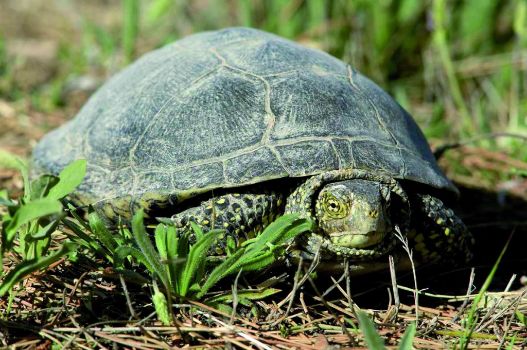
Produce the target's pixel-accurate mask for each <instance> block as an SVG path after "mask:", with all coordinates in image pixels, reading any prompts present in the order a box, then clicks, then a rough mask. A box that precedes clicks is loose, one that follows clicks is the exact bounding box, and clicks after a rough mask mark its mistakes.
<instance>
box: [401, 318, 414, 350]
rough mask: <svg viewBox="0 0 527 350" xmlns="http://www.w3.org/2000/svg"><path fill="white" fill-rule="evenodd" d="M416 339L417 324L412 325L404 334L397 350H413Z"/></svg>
mask: <svg viewBox="0 0 527 350" xmlns="http://www.w3.org/2000/svg"><path fill="white" fill-rule="evenodd" d="M414 337H415V323H410V325H409V326H408V328H406V331H405V332H404V334H403V337H402V338H401V342H400V343H399V347H398V348H397V349H399V350H412V349H413V348H414V347H413V342H414Z"/></svg>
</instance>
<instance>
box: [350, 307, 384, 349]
mask: <svg viewBox="0 0 527 350" xmlns="http://www.w3.org/2000/svg"><path fill="white" fill-rule="evenodd" d="M357 316H358V318H359V327H360V329H361V331H362V335H363V336H364V340H365V341H366V345H367V346H368V349H370V350H383V349H385V347H384V341H383V340H382V338H381V336H380V335H379V333H377V330H376V329H375V325H374V324H373V322H372V320H370V318H369V317H368V315H367V314H366V313H365V312H364V311H359V312H358V313H357Z"/></svg>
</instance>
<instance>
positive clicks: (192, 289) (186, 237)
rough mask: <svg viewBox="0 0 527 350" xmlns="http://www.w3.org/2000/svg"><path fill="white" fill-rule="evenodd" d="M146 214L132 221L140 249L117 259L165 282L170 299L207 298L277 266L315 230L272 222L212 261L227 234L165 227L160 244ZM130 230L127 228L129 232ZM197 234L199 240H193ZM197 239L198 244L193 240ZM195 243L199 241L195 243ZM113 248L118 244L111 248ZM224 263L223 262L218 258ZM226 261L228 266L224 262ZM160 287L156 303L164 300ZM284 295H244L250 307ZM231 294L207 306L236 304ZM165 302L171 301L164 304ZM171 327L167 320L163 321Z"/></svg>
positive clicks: (123, 249) (293, 219)
mask: <svg viewBox="0 0 527 350" xmlns="http://www.w3.org/2000/svg"><path fill="white" fill-rule="evenodd" d="M143 219H144V214H143V212H142V211H138V212H137V213H136V214H135V215H134V218H133V221H132V237H133V241H134V245H133V246H132V245H124V246H119V247H118V248H117V249H116V250H115V255H114V257H113V259H114V261H115V264H116V266H117V267H121V268H122V267H124V259H125V258H127V257H133V258H134V259H137V261H138V262H139V263H141V264H142V265H143V266H144V267H145V268H146V269H147V270H148V271H149V272H150V273H151V274H152V275H153V276H154V277H155V279H156V280H157V281H159V282H160V283H161V284H162V286H163V288H162V290H163V291H164V292H165V293H166V294H167V297H168V299H169V300H170V298H171V297H172V296H175V297H177V298H190V299H202V298H203V297H204V296H205V295H206V294H207V292H208V291H209V290H210V289H211V288H212V287H214V286H215V285H216V284H217V283H218V282H219V281H221V280H222V279H224V278H225V277H227V276H229V275H234V274H237V273H239V272H240V271H244V272H247V271H254V270H260V269H262V268H265V267H267V266H269V265H271V264H272V263H274V262H275V261H276V260H277V259H278V258H279V257H280V256H281V255H283V253H284V251H285V247H286V244H287V243H288V242H290V241H291V240H292V239H293V238H294V237H296V236H297V235H299V234H302V233H304V232H307V231H309V230H311V229H312V222H311V221H309V220H307V219H301V218H299V217H298V216H297V215H294V214H289V215H284V216H282V217H280V218H278V219H277V220H276V221H275V222H273V223H271V224H270V225H269V226H268V227H267V228H266V229H265V230H264V231H263V232H262V233H261V234H260V235H258V236H257V237H255V238H253V239H251V240H249V241H246V242H244V243H243V244H242V245H241V246H240V247H234V246H233V244H232V241H230V240H229V239H227V242H231V243H229V244H228V246H230V247H227V252H226V256H225V257H223V259H222V258H221V257H212V258H207V253H208V252H209V251H210V250H211V248H212V247H213V246H214V244H216V243H217V241H218V239H219V238H220V237H223V236H224V232H223V231H221V230H212V231H210V232H207V233H203V231H202V230H201V228H200V227H199V226H197V225H195V224H192V229H193V232H192V233H188V232H187V233H183V234H180V233H178V232H177V230H176V229H175V227H173V226H170V225H166V224H164V223H161V224H159V225H157V227H156V229H155V232H154V235H155V239H154V243H152V241H151V239H150V237H149V236H148V234H147V232H146V229H145V226H144V224H143ZM124 230H125V231H126V229H124ZM191 235H193V237H191ZM191 238H192V239H191ZM191 241H194V242H193V243H191ZM110 244H112V243H110ZM218 258H219V259H218ZM221 260H222V261H221ZM159 292H160V290H159V289H157V288H155V293H154V298H153V300H154V302H155V301H156V300H158V301H161V300H164V299H163V298H161V297H160V296H159ZM276 292H278V290H276V289H272V288H270V289H266V290H265V291H259V290H250V291H240V294H239V297H240V301H241V303H245V304H248V302H249V301H250V300H257V299H261V298H263V297H266V296H269V295H271V294H274V293H276ZM230 300H231V297H230V296H228V295H215V296H214V297H212V298H209V299H208V300H205V302H208V303H210V304H215V305H216V304H221V303H224V302H227V301H230ZM163 303H165V302H163ZM162 309H163V306H162V305H156V310H157V312H158V315H159V316H160V319H162V320H163V319H165V318H166V317H165V316H163V317H161V316H162V315H165V313H164V311H163V313H162V314H160V310H162ZM163 322H165V321H163Z"/></svg>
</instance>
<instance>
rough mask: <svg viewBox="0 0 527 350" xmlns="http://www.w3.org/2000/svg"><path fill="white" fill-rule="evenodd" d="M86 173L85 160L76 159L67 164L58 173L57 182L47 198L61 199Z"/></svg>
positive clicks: (77, 184) (71, 190)
mask: <svg viewBox="0 0 527 350" xmlns="http://www.w3.org/2000/svg"><path fill="white" fill-rule="evenodd" d="M85 175H86V160H85V159H78V160H76V161H74V162H72V163H70V164H68V165H67V166H66V167H65V168H64V169H62V171H61V172H60V174H59V182H58V183H57V184H56V185H55V186H53V187H52V188H51V189H50V190H49V192H48V195H47V198H51V199H61V198H64V197H66V196H67V195H68V194H70V193H71V192H73V191H74V190H75V188H77V186H79V185H80V184H81V182H82V180H83V179H84V176H85Z"/></svg>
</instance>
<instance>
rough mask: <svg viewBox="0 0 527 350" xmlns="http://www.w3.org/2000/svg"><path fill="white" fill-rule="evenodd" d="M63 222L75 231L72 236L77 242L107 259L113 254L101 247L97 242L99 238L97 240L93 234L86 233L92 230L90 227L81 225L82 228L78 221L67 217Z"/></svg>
mask: <svg viewBox="0 0 527 350" xmlns="http://www.w3.org/2000/svg"><path fill="white" fill-rule="evenodd" d="M62 223H63V224H64V226H66V227H67V228H69V229H70V230H72V231H73V233H74V235H70V238H71V239H72V240H74V241H75V243H77V244H79V245H80V246H83V247H86V248H88V249H90V250H92V251H95V252H97V253H98V254H99V255H100V256H102V257H105V258H107V259H108V257H109V256H111V254H110V252H108V251H105V249H104V248H103V247H101V245H100V244H99V242H97V240H95V239H94V238H93V236H92V235H90V234H87V233H86V232H90V228H89V227H85V226H83V225H81V226H82V228H81V226H79V225H78V224H77V223H75V222H73V221H71V220H69V219H66V218H64V219H62ZM85 230H86V231H85ZM108 260H110V259H108Z"/></svg>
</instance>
